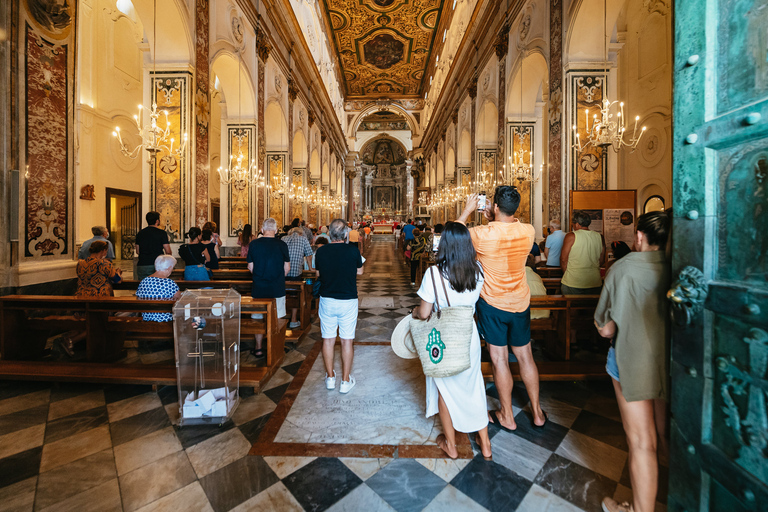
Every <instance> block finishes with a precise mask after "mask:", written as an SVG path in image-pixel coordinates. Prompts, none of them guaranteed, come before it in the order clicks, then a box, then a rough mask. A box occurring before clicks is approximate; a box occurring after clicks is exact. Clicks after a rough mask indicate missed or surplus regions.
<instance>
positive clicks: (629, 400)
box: [595, 212, 670, 512]
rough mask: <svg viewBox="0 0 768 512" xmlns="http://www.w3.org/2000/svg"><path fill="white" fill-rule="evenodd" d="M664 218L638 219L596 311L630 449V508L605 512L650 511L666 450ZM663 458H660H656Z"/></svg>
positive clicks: (611, 505) (611, 504)
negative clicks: (629, 247) (607, 342)
mask: <svg viewBox="0 0 768 512" xmlns="http://www.w3.org/2000/svg"><path fill="white" fill-rule="evenodd" d="M668 233H669V217H668V216H667V214H666V213H664V212H650V213H646V214H644V215H641V216H640V217H639V218H638V219H637V231H636V233H635V249H636V251H637V252H630V253H629V254H627V255H626V256H624V257H623V258H622V259H621V260H620V261H618V262H616V264H615V265H613V267H611V271H610V272H609V273H608V274H607V276H606V279H605V286H604V287H603V291H602V293H601V295H600V302H599V303H598V305H597V309H596V310H595V326H596V327H597V329H598V331H599V332H600V335H601V336H603V337H605V338H611V339H612V341H611V345H612V346H611V348H610V349H609V350H608V360H607V362H606V368H605V369H606V371H607V373H608V375H610V376H611V379H612V382H613V388H614V391H615V392H616V399H617V400H618V402H619V411H620V412H621V421H622V423H623V424H624V431H625V432H626V434H627V444H628V445H629V477H630V480H631V481H632V494H633V497H632V504H631V505H630V504H628V503H625V504H623V505H620V504H619V503H617V502H616V501H615V500H614V499H613V498H610V497H606V498H605V499H604V500H603V510H604V511H605V512H627V511H633V510H634V512H651V511H653V510H654V507H655V504H656V494H657V491H658V489H657V479H658V470H659V467H658V460H657V453H656V448H657V445H658V444H661V445H662V446H665V445H666V442H665V440H666V409H667V404H666V400H667V396H668V392H669V359H668V355H667V354H668V353H669V332H670V331H669V327H670V325H669V310H668V302H667V300H666V293H667V290H668V289H669V280H670V277H669V265H668V263H667V259H666V256H665V254H664V248H665V245H666V243H667V234H668ZM662 451H664V450H662Z"/></svg>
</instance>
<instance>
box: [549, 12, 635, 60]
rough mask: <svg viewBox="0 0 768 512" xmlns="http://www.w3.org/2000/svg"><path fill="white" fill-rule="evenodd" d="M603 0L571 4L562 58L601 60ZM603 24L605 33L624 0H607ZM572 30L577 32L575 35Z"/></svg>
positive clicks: (602, 46) (603, 55)
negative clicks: (605, 28)
mask: <svg viewBox="0 0 768 512" xmlns="http://www.w3.org/2000/svg"><path fill="white" fill-rule="evenodd" d="M603 1H604V0H577V1H575V2H573V3H572V4H571V7H570V9H569V13H568V15H569V16H568V20H569V23H568V32H567V35H566V40H565V47H564V49H565V51H564V52H563V55H565V59H566V60H565V62H588V61H595V60H598V61H603V60H604V59H605V40H604V38H603V30H601V28H602V27H600V25H602V23H603V5H604V4H603ZM606 1H607V4H606V7H607V9H606V21H607V23H606V25H607V33H608V36H609V37H611V38H613V36H612V34H613V32H614V28H615V27H616V20H617V19H618V18H619V14H620V13H621V10H622V9H623V8H624V4H625V3H626V2H625V1H624V0H606ZM574 34H578V35H577V36H576V37H574Z"/></svg>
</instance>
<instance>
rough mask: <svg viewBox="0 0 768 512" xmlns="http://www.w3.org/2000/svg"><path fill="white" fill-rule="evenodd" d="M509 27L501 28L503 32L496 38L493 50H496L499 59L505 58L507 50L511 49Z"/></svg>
mask: <svg viewBox="0 0 768 512" xmlns="http://www.w3.org/2000/svg"><path fill="white" fill-rule="evenodd" d="M508 34H509V25H507V24H505V25H504V26H503V27H502V28H501V32H499V35H498V36H497V37H496V41H494V43H493V49H494V50H496V56H497V57H498V58H499V59H502V58H504V56H505V55H506V54H507V50H508V49H509V37H508Z"/></svg>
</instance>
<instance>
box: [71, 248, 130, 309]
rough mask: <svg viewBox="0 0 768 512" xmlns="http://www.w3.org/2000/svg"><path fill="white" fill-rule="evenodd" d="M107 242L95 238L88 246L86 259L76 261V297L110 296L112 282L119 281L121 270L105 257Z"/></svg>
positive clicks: (111, 293)
mask: <svg viewBox="0 0 768 512" xmlns="http://www.w3.org/2000/svg"><path fill="white" fill-rule="evenodd" d="M108 250H109V244H108V243H107V242H106V241H104V240H95V241H94V242H93V243H91V245H90V247H88V252H89V256H88V259H85V260H79V261H78V262H77V292H75V296H76V297H112V296H114V295H115V293H114V291H113V290H112V283H119V282H120V280H121V279H122V277H121V276H122V275H123V272H122V270H120V269H119V268H115V267H114V266H113V265H112V262H111V261H109V260H108V259H106V257H107V251H108Z"/></svg>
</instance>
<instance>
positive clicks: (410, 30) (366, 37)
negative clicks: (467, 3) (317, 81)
mask: <svg viewBox="0 0 768 512" xmlns="http://www.w3.org/2000/svg"><path fill="white" fill-rule="evenodd" d="M323 4H324V6H325V12H326V15H327V16H328V22H329V25H330V27H331V32H332V33H333V40H334V43H335V46H336V51H337V52H338V55H339V62H340V63H341V68H342V73H343V75H344V82H345V87H346V96H347V97H348V98H351V97H382V96H386V97H390V98H392V97H408V96H411V97H418V96H419V95H421V94H423V86H424V84H425V81H426V80H429V77H425V76H424V73H425V70H426V69H427V63H428V62H429V59H430V57H431V56H432V46H433V44H434V42H435V28H436V27H437V24H438V23H439V21H440V12H441V10H442V7H443V0H323ZM425 79H426V80H425Z"/></svg>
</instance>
